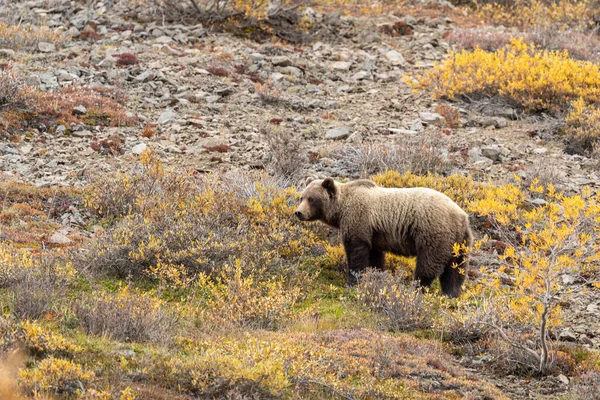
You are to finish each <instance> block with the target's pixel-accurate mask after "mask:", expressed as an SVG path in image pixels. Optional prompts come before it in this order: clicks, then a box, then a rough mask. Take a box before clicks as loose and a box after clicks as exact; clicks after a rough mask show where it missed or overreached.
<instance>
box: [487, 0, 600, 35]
mask: <svg viewBox="0 0 600 400" xmlns="http://www.w3.org/2000/svg"><path fill="white" fill-rule="evenodd" d="M480 4H481V5H480V6H479V7H478V8H477V14H478V16H479V17H480V18H482V19H483V20H485V21H487V22H489V23H493V24H497V25H504V26H514V27H517V28H521V29H525V28H530V27H539V26H554V28H555V31H556V30H562V29H564V28H567V27H571V28H580V29H589V28H591V27H593V24H594V21H596V18H597V17H598V7H597V4H596V3H595V2H594V1H593V0H556V1H548V0H506V1H486V0H484V1H483V2H481V3H480Z"/></svg>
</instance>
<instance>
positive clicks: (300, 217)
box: [294, 211, 304, 220]
mask: <svg viewBox="0 0 600 400" xmlns="http://www.w3.org/2000/svg"><path fill="white" fill-rule="evenodd" d="M294 215H295V216H296V217H298V219H299V220H304V214H302V211H296V212H295V213H294Z"/></svg>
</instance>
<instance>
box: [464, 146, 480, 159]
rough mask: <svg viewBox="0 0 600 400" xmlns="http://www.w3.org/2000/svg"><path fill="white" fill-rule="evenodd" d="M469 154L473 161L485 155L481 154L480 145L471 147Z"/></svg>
mask: <svg viewBox="0 0 600 400" xmlns="http://www.w3.org/2000/svg"><path fill="white" fill-rule="evenodd" d="M467 155H468V156H469V158H470V159H471V160H473V161H478V160H480V159H481V157H483V155H482V154H481V149H480V148H479V147H471V148H470V149H469V151H467Z"/></svg>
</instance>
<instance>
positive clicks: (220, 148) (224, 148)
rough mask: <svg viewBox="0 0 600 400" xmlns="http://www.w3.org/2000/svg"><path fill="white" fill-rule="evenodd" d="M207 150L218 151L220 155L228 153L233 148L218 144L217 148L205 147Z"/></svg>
mask: <svg viewBox="0 0 600 400" xmlns="http://www.w3.org/2000/svg"><path fill="white" fill-rule="evenodd" d="M203 147H204V148H205V149H206V150H208V151H211V152H213V151H216V152H218V153H227V152H228V151H229V150H231V146H228V145H226V144H217V145H215V146H203Z"/></svg>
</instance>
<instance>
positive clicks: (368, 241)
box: [296, 178, 472, 297]
mask: <svg viewBox="0 0 600 400" xmlns="http://www.w3.org/2000/svg"><path fill="white" fill-rule="evenodd" d="M296 216H297V217H298V218H300V219H301V220H303V221H317V220H319V221H322V222H324V223H326V224H328V225H330V226H333V227H335V228H339V229H340V232H341V235H342V240H343V243H344V247H345V250H346V256H347V261H348V274H349V275H348V283H349V284H350V285H353V284H355V283H356V277H357V275H359V274H360V273H361V272H363V271H364V270H365V269H366V268H367V267H368V266H372V267H376V268H383V263H384V257H385V256H384V253H385V252H390V253H393V254H397V255H402V256H407V257H408V256H416V257H417V267H416V269H415V275H414V276H415V279H417V280H418V281H419V283H420V284H421V285H422V286H425V287H427V286H429V285H431V283H432V282H433V281H434V280H435V279H436V278H440V283H441V286H442V291H443V292H444V293H445V294H447V295H448V296H450V297H456V296H459V295H460V290H461V286H462V284H463V282H464V279H465V272H464V271H466V268H467V260H466V256H465V255H463V254H460V255H459V256H458V257H454V254H453V248H454V244H455V243H466V244H467V245H468V246H470V245H471V244H472V235H471V230H470V228H469V218H468V216H467V214H466V213H465V212H464V211H463V210H462V209H461V208H460V207H459V206H458V205H457V204H456V203H454V202H453V201H452V200H451V199H450V198H449V197H448V196H446V195H445V194H443V193H440V192H437V191H435V190H432V189H427V188H403V189H387V188H381V187H378V186H377V185H376V184H375V183H373V182H372V181H369V180H359V181H354V182H349V183H346V184H344V183H339V182H335V181H334V180H333V179H332V178H327V179H324V180H315V181H313V182H311V183H309V185H308V186H307V187H306V189H305V190H304V192H303V193H302V197H301V200H300V205H299V206H298V209H297V210H296ZM457 265H458V266H459V268H457V267H456V266H457ZM459 269H460V270H461V271H462V273H461V272H460V271H459Z"/></svg>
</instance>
